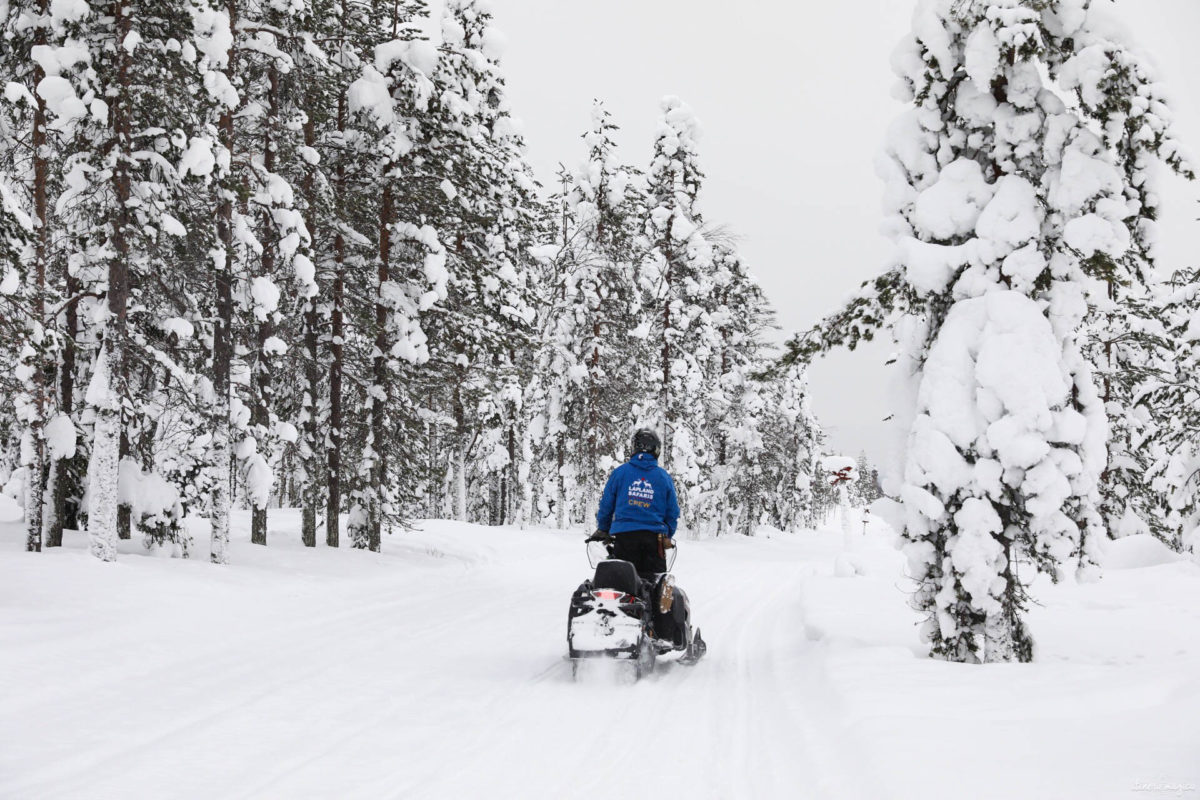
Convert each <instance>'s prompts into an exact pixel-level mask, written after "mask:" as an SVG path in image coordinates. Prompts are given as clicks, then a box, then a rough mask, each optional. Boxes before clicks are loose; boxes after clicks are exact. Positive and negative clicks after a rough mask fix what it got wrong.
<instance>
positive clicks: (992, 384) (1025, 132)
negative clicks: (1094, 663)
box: [789, 0, 1182, 661]
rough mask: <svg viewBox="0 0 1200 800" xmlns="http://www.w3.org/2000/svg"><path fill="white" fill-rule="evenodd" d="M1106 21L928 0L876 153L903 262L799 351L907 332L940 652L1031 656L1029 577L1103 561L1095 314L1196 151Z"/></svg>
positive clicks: (920, 557) (1138, 266)
mask: <svg viewBox="0 0 1200 800" xmlns="http://www.w3.org/2000/svg"><path fill="white" fill-rule="evenodd" d="M1091 14H1092V12H1090V11H1089V9H1088V4H1087V3H1086V2H1084V1H1083V0H1061V1H1052V2H1032V1H1031V0H1029V1H1026V0H992V1H991V2H988V1H983V2H974V3H961V2H955V1H954V0H923V1H922V2H920V3H919V4H918V6H917V9H916V12H915V14H914V17H913V33H912V35H911V37H909V38H908V39H906V40H905V41H904V42H903V43H902V44H901V46H900V47H899V48H898V49H897V51H896V53H895V56H894V58H893V64H894V67H895V69H896V72H897V75H898V76H899V78H900V84H899V91H900V92H901V94H902V95H903V97H904V98H905V99H906V100H909V101H910V102H911V103H912V108H911V109H910V110H909V111H907V112H905V113H904V114H903V115H902V116H901V117H900V118H899V119H897V120H896V122H895V123H894V124H893V126H892V129H891V131H890V133H889V137H888V142H887V146H886V149H885V154H884V157H883V158H881V160H880V162H879V169H880V172H881V174H882V176H883V178H884V180H885V181H886V186H887V188H886V194H885V201H884V205H885V214H886V215H887V216H886V223H885V227H886V229H887V231H888V232H889V235H890V236H891V237H892V239H893V240H894V242H895V249H894V256H893V259H892V263H891V265H890V269H889V270H888V271H887V272H886V273H884V274H883V275H882V276H880V277H879V278H877V279H876V280H874V281H872V282H870V283H869V284H867V285H865V286H864V288H863V290H862V291H861V292H860V293H859V294H858V295H857V296H855V297H854V298H852V300H851V301H850V303H849V304H848V305H847V306H846V307H845V308H844V309H843V310H842V311H841V312H839V313H838V314H835V315H832V316H831V317H829V318H828V319H826V320H824V321H823V322H822V323H821V324H820V325H818V326H817V327H816V328H814V329H813V330H812V331H810V332H809V333H808V334H806V335H805V336H803V337H800V338H799V339H797V340H795V341H794V342H792V344H791V346H790V348H789V360H798V361H803V360H805V359H807V358H811V357H812V355H814V354H815V353H818V352H820V351H822V350H824V349H827V348H829V347H832V346H837V345H841V344H846V345H849V346H851V347H853V346H854V345H856V344H857V343H858V342H859V341H862V340H864V339H869V338H871V336H872V334H873V332H874V331H875V330H877V329H878V328H879V327H881V326H887V327H890V328H891V330H892V331H893V335H894V336H895V338H896V339H897V340H898V342H899V343H900V345H901V348H902V355H901V357H900V359H899V361H900V366H901V368H902V369H904V370H905V371H906V372H907V374H908V376H909V378H910V380H909V384H910V388H909V390H908V395H909V396H910V397H912V398H913V400H914V404H913V406H912V407H911V408H909V409H908V410H906V411H904V412H903V413H902V414H900V415H898V419H899V420H901V421H902V422H903V423H907V424H908V425H909V426H910V433H909V439H908V448H907V462H906V467H905V469H904V474H903V476H902V480H901V481H900V482H899V484H897V485H896V486H895V487H893V488H894V491H896V493H897V494H898V495H899V500H900V502H901V504H902V514H901V515H900V518H901V521H902V524H903V529H904V536H905V538H906V539H907V540H908V542H909V544H908V545H907V551H908V553H909V555H910V562H911V570H912V575H913V578H914V580H915V581H916V582H917V590H916V593H915V594H914V598H913V602H914V605H915V607H916V608H917V609H918V610H920V611H921V612H922V613H923V614H925V617H926V625H925V633H926V638H927V640H928V641H929V643H930V647H931V650H932V653H933V654H934V655H935V656H939V657H942V658H947V659H951V660H956V661H1005V660H1028V659H1030V658H1032V657H1033V639H1032V637H1031V635H1030V634H1029V631H1028V630H1027V629H1026V627H1025V625H1024V623H1023V621H1022V618H1021V611H1022V609H1023V606H1024V603H1025V600H1026V589H1027V585H1028V581H1029V580H1030V578H1031V575H1030V574H1029V573H1030V569H1031V568H1035V569H1038V570H1043V571H1046V572H1048V573H1050V575H1051V576H1052V577H1053V578H1055V579H1057V578H1059V577H1061V576H1062V575H1064V574H1065V573H1066V572H1068V571H1069V570H1070V569H1071V568H1072V567H1074V568H1075V569H1076V570H1077V571H1079V572H1080V573H1082V574H1085V575H1086V574H1089V573H1091V572H1093V571H1094V566H1095V562H1096V548H1097V546H1098V543H1099V540H1100V539H1101V538H1102V537H1103V536H1104V534H1105V520H1104V517H1103V516H1102V513H1101V508H1100V480H1101V475H1102V473H1103V472H1104V470H1105V465H1106V446H1105V445H1106V440H1107V439H1108V435H1109V425H1108V420H1107V419H1106V415H1105V408H1104V404H1103V402H1102V400H1101V397H1100V395H1099V393H1098V391H1097V382H1096V379H1095V377H1094V373H1095V364H1094V363H1093V361H1091V360H1089V356H1091V357H1092V358H1094V357H1095V355H1096V352H1097V350H1096V348H1095V347H1093V346H1091V342H1092V340H1091V339H1089V333H1090V332H1091V331H1092V330H1099V328H1098V327H1097V326H1095V325H1094V322H1095V320H1096V317H1095V315H1094V312H1093V310H1092V309H1093V308H1094V307H1096V302H1097V300H1098V298H1099V297H1100V296H1101V295H1102V294H1103V293H1104V290H1105V287H1106V284H1105V277H1106V275H1113V274H1115V275H1116V276H1117V277H1118V279H1129V278H1131V277H1132V278H1134V279H1138V280H1141V279H1142V278H1141V276H1142V274H1143V271H1144V269H1145V268H1146V267H1147V261H1146V259H1148V253H1147V252H1146V251H1145V249H1144V248H1143V247H1142V245H1143V244H1144V243H1145V241H1146V239H1145V238H1143V237H1144V236H1145V235H1146V233H1147V231H1148V229H1149V223H1150V220H1152V218H1153V216H1154V208H1153V205H1152V197H1153V193H1152V191H1146V189H1145V188H1144V187H1145V174H1144V171H1145V169H1146V168H1147V167H1148V165H1149V163H1150V162H1151V160H1152V159H1153V157H1154V156H1158V157H1160V158H1162V159H1163V160H1165V161H1166V162H1167V163H1168V164H1170V165H1171V166H1175V167H1178V168H1182V162H1181V161H1180V156H1179V155H1178V153H1177V152H1176V150H1175V146H1174V144H1173V142H1172V141H1171V140H1170V139H1169V137H1167V135H1166V131H1165V115H1164V114H1163V113H1162V112H1163V106H1162V104H1161V102H1160V100H1159V98H1157V96H1156V95H1155V96H1154V97H1153V98H1152V97H1151V95H1152V94H1153V92H1155V91H1157V90H1156V89H1153V88H1152V87H1151V86H1150V85H1149V84H1147V83H1145V82H1142V81H1140V80H1133V79H1130V78H1129V76H1130V75H1131V74H1132V73H1130V72H1129V71H1128V69H1126V67H1128V66H1129V65H1131V64H1134V63H1135V62H1134V60H1133V59H1132V56H1130V55H1129V53H1128V52H1127V51H1126V50H1124V49H1123V48H1120V47H1119V46H1117V45H1116V44H1115V43H1112V42H1110V41H1108V40H1104V39H1102V38H1101V37H1099V36H1098V35H1097V34H1096V33H1095V32H1094V29H1093V27H1092V25H1091ZM1122 108H1127V109H1132V111H1129V112H1128V113H1124V112H1121V113H1118V112H1119V111H1120V109H1122ZM1106 123H1107V124H1106ZM1006 315H1012V318H1011V319H1009V318H1006ZM1012 319H1022V320H1025V322H1026V329H1025V330H1023V331H1021V332H1017V331H1015V330H1013V329H1012V328H1011V323H1012ZM1021 348H1025V349H1024V350H1023V349H1021ZM1018 353H1019V354H1021V355H1022V356H1024V357H1025V358H1036V360H1035V361H1033V363H1032V365H1031V364H1025V363H1020V364H1018V361H1017V354H1018ZM1031 366H1033V367H1034V368H1033V369H1031V368H1030V367H1031ZM1017 385H1022V386H1026V388H1027V389H1028V391H1029V392H1030V394H1029V396H1025V397H1018V396H1016V395H1013V394H1012V393H1011V392H1010V391H1008V390H1007V389H1006V388H1005V387H1006V386H1017ZM1022 567H1024V570H1022Z"/></svg>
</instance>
